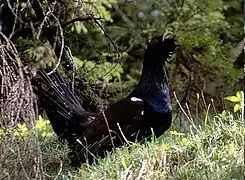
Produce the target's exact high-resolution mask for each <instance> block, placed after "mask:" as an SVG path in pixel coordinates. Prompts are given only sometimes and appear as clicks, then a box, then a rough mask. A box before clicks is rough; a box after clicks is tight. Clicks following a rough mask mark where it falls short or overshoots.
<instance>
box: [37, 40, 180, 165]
mask: <svg viewBox="0 0 245 180" xmlns="http://www.w3.org/2000/svg"><path fill="white" fill-rule="evenodd" d="M175 48H176V44H175V40H174V39H173V38H168V37H165V36H158V37H155V38H153V39H152V40H151V41H150V42H149V43H148V46H147V49H146V51H145V54H144V63H143V70H142V75H141V78H140V80H139V83H138V85H137V86H136V87H135V89H134V90H133V91H132V93H131V94H130V95H129V96H127V97H126V98H125V99H123V100H121V101H119V102H117V103H115V104H112V105H111V106H109V107H108V108H107V109H106V110H105V111H104V112H101V113H91V112H88V111H85V110H84V108H83V107H82V105H81V104H80V103H79V102H78V100H77V99H76V97H75V95H74V94H73V93H72V91H71V90H70V89H69V87H68V86H67V85H66V83H65V82H64V80H63V78H62V77H61V76H60V74H59V73H58V71H55V72H53V73H51V74H50V75H48V73H47V71H48V70H47V69H46V70H43V69H41V70H39V71H38V75H39V77H40V78H37V79H36V81H35V83H34V84H35V86H36V92H37V94H38V96H39V101H40V106H41V108H43V109H44V110H45V111H46V114H47V116H48V119H49V120H50V122H51V125H52V127H53V129H54V131H55V133H56V134H57V135H58V136H59V137H60V138H61V139H65V140H67V141H68V144H69V146H70V147H71V149H72V150H73V151H74V152H75V153H76V154H77V157H76V158H75V159H76V161H82V160H83V159H82V158H83V155H84V154H86V152H88V153H91V152H92V153H95V154H99V155H102V153H103V152H104V150H110V149H111V148H112V147H117V146H120V145H122V144H123V143H124V142H125V141H127V140H135V139H137V140H142V139H143V138H146V137H148V136H150V135H151V134H152V130H153V132H154V133H155V136H156V137H158V136H160V135H162V134H163V133H164V132H165V131H166V130H167V129H169V127H170V125H171V120H172V107H171V99H170V93H169V87H168V83H167V77H166V73H165V71H164V68H163V65H164V64H165V61H166V60H167V58H168V57H169V56H170V55H171V53H172V52H174V51H175ZM151 128H152V130H151Z"/></svg>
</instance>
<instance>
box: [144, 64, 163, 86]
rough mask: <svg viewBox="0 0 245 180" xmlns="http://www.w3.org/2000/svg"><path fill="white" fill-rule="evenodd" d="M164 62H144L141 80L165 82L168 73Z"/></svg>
mask: <svg viewBox="0 0 245 180" xmlns="http://www.w3.org/2000/svg"><path fill="white" fill-rule="evenodd" d="M162 66H163V65H162V64H146V63H145V64H144V65H143V69H142V75H141V81H142V80H143V81H151V82H164V81H165V80H166V73H165V70H164V69H163V67H162Z"/></svg>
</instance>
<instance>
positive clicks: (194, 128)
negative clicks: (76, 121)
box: [0, 108, 245, 180]
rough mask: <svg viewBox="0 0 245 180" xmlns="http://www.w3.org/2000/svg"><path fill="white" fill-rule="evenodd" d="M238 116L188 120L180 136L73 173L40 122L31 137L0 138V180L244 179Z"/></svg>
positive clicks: (18, 133) (172, 133) (19, 133)
mask: <svg viewBox="0 0 245 180" xmlns="http://www.w3.org/2000/svg"><path fill="white" fill-rule="evenodd" d="M242 110H243V109H242V108H241V111H238V112H236V113H231V112H228V111H224V112H222V113H221V114H217V115H215V116H212V115H210V114H208V113H205V114H204V115H203V118H201V117H202V116H201V115H199V117H198V118H194V117H190V116H188V118H185V120H186V126H185V127H187V128H186V129H185V131H184V132H178V131H177V129H178V128H177V125H176V124H177V122H176V121H175V122H174V123H173V124H174V125H173V126H172V127H171V129H170V130H169V131H167V132H166V133H165V134H164V135H163V136H161V137H160V138H158V139H155V138H154V137H153V138H152V140H151V141H150V142H145V143H141V144H140V143H132V144H131V145H130V146H124V147H121V148H117V149H115V150H114V152H112V153H108V155H107V156H106V157H105V158H103V159H98V160H97V161H96V162H95V163H93V164H91V165H89V164H83V165H82V166H81V168H80V169H79V170H78V171H75V170H73V169H72V168H71V167H70V166H69V160H68V152H69V149H68V148H67V146H66V145H63V144H60V143H59V142H58V141H57V138H56V136H54V135H53V132H52V130H51V127H50V124H49V123H48V121H46V120H43V119H40V120H39V123H38V124H37V126H36V129H35V130H34V131H33V132H30V131H28V130H26V129H25V128H24V127H23V126H21V128H20V129H19V130H13V131H11V130H9V131H5V132H2V133H1V132H0V172H1V173H0V179H11V180H12V179H75V180H78V179H79V180H80V179H86V180H87V179H94V180H97V179H125V180H127V179H136V180H140V179H156V180H157V179H159V180H160V179H161V180H164V179H170V180H171V179H178V180H179V179H183V180H188V179H191V180H195V179H198V180H205V179H209V180H212V179H213V180H217V179H219V180H221V179H224V180H226V179H227V180H230V179H234V180H235V179H236V180H240V179H243V177H244V170H243V169H244V135H245V128H244V122H243V114H242ZM186 114H187V113H186ZM196 122H199V123H196ZM23 129H25V130H23Z"/></svg>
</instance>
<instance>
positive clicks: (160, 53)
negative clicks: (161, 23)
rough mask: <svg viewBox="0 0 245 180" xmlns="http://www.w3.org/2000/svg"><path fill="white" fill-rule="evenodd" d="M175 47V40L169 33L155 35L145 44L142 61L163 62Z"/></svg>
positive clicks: (158, 63)
mask: <svg viewBox="0 0 245 180" xmlns="http://www.w3.org/2000/svg"><path fill="white" fill-rule="evenodd" d="M175 49H176V40H175V39H174V38H173V37H171V36H170V35H161V36H156V37H154V38H152V39H151V40H150V42H149V43H148V45H147V48H146V51H145V56H144V61H145V63H146V64H148V65H149V64H156V65H160V64H164V63H165V61H166V60H167V58H168V57H170V56H171V55H172V53H173V52H174V51H175Z"/></svg>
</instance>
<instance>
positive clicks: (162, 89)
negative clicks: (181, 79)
mask: <svg viewBox="0 0 245 180" xmlns="http://www.w3.org/2000/svg"><path fill="white" fill-rule="evenodd" d="M135 91H136V95H139V98H142V99H143V101H144V102H146V103H147V104H148V105H149V106H150V107H151V109H152V110H153V111H155V112H159V113H171V111H172V107H171V99H170V93H169V87H168V83H167V75H166V72H165V70H164V69H163V67H162V65H160V64H159V65H154V66H153V65H152V64H151V65H149V66H146V64H144V67H143V70H142V75H141V79H140V81H139V84H138V85H137V88H136V89H135Z"/></svg>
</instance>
